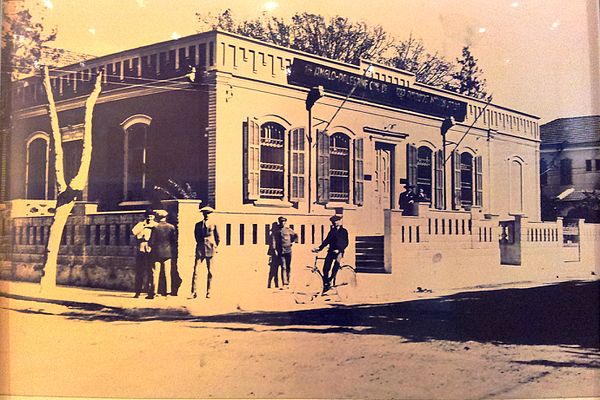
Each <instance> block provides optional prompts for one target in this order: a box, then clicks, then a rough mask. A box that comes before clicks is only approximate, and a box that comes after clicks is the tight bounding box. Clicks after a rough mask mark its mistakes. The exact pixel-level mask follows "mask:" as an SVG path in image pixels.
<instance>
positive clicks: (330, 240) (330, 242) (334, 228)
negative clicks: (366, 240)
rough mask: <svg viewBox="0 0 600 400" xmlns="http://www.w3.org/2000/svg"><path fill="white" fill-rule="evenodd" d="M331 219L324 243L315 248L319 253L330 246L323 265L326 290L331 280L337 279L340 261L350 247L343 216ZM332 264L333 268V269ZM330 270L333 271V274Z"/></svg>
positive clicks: (315, 251)
mask: <svg viewBox="0 0 600 400" xmlns="http://www.w3.org/2000/svg"><path fill="white" fill-rule="evenodd" d="M329 220H330V221H331V224H332V225H331V230H330V231H329V233H328V234H327V237H326V238H325V240H323V243H321V245H320V246H319V247H315V248H314V249H313V252H314V253H318V252H319V251H321V250H323V249H324V248H325V247H326V246H329V248H328V249H327V255H326V256H325V263H324V265H323V286H324V289H325V291H327V290H328V289H329V288H330V287H331V281H332V280H334V279H335V275H336V274H337V271H338V269H339V268H340V261H341V259H342V257H343V255H344V250H346V247H348V231H347V230H346V228H344V227H343V226H342V217H341V216H340V215H334V216H333V217H331V218H329ZM332 264H333V270H332V269H331V266H332ZM331 270H332V271H331ZM329 271H331V275H330V274H329Z"/></svg>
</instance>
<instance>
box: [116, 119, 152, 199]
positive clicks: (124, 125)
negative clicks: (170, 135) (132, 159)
mask: <svg viewBox="0 0 600 400" xmlns="http://www.w3.org/2000/svg"><path fill="white" fill-rule="evenodd" d="M138 124H141V125H144V126H145V128H144V144H143V152H142V154H143V156H142V188H141V191H142V193H143V192H144V191H145V190H146V183H147V174H148V168H147V163H148V137H149V136H150V134H151V133H150V132H151V131H150V128H151V126H152V118H151V117H149V116H147V115H144V114H136V115H132V116H130V117H129V118H127V119H125V120H124V121H123V122H121V128H122V129H123V135H124V142H123V148H124V149H123V150H124V151H123V200H124V201H125V202H132V201H133V202H137V201H144V200H145V199H143V198H142V199H129V198H128V196H127V191H128V188H129V179H130V177H129V135H130V133H129V129H130V128H132V127H133V126H135V125H138Z"/></svg>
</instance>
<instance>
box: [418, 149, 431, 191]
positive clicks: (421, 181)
mask: <svg viewBox="0 0 600 400" xmlns="http://www.w3.org/2000/svg"><path fill="white" fill-rule="evenodd" d="M431 159H432V151H431V149H430V148H428V147H425V146H421V147H419V149H418V151H417V187H418V189H419V191H423V193H424V195H425V199H427V200H428V201H431V183H432V170H431V166H432V162H431Z"/></svg>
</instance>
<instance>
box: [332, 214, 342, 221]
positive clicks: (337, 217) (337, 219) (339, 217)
mask: <svg viewBox="0 0 600 400" xmlns="http://www.w3.org/2000/svg"><path fill="white" fill-rule="evenodd" d="M340 219H342V216H341V215H334V216H332V217H331V218H329V220H330V221H331V222H335V221H339V220H340Z"/></svg>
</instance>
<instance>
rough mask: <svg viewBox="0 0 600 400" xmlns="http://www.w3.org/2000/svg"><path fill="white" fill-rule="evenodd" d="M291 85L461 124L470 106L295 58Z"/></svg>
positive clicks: (291, 73)
mask: <svg viewBox="0 0 600 400" xmlns="http://www.w3.org/2000/svg"><path fill="white" fill-rule="evenodd" d="M288 83H289V84H292V85H298V86H303V87H313V86H323V87H324V88H325V92H329V93H336V94H339V95H342V96H347V95H348V93H350V92H351V91H352V89H353V88H354V87H356V89H355V90H354V92H353V93H352V95H351V97H352V98H354V99H360V100H365V101H369V102H372V103H377V104H383V105H386V106H391V107H395V108H399V109H403V110H409V111H414V112H418V113H422V114H427V115H432V116H436V117H440V118H447V117H454V119H455V120H456V121H459V122H462V121H464V120H465V116H466V114H467V103H466V102H464V101H460V100H455V99H452V98H450V97H445V96H440V95H436V94H432V93H428V92H424V91H422V90H417V89H413V88H409V87H407V86H401V85H396V84H393V83H388V82H384V81H380V80H377V79H373V78H370V77H367V76H362V75H358V74H353V73H350V72H346V71H343V70H340V69H337V68H332V67H329V66H325V65H321V64H317V63H313V62H310V61H306V60H301V59H297V58H296V59H294V62H293V63H292V66H291V71H290V74H289V75H288Z"/></svg>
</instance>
